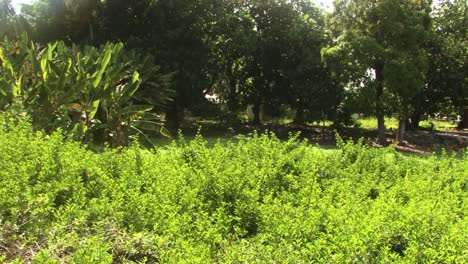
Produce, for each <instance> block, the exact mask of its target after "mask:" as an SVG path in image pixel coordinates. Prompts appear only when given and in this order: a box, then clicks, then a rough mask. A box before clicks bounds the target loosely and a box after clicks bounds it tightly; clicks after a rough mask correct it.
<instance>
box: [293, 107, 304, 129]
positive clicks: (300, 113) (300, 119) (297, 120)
mask: <svg viewBox="0 0 468 264" xmlns="http://www.w3.org/2000/svg"><path fill="white" fill-rule="evenodd" d="M293 122H294V124H297V125H304V124H305V110H304V106H303V105H302V103H301V102H300V103H299V105H298V107H297V109H296V116H295V117H294V121H293Z"/></svg>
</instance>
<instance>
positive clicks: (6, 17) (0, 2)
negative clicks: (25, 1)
mask: <svg viewBox="0 0 468 264" xmlns="http://www.w3.org/2000/svg"><path fill="white" fill-rule="evenodd" d="M15 15H16V14H15V10H14V9H13V7H12V6H11V0H0V38H3V36H5V35H6V34H7V33H8V32H10V31H11V27H12V21H13V19H14V16H15Z"/></svg>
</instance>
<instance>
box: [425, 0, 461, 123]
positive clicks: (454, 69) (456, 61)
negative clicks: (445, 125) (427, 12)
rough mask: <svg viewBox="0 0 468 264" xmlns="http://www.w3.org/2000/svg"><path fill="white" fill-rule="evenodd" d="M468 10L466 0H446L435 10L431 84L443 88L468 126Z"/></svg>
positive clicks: (438, 88)
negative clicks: (467, 60)
mask: <svg viewBox="0 0 468 264" xmlns="http://www.w3.org/2000/svg"><path fill="white" fill-rule="evenodd" d="M467 27H468V13H467V3H466V0H458V1H449V0H445V1H442V2H441V3H440V4H439V7H438V8H437V9H436V11H435V14H434V32H435V35H436V39H435V43H436V45H437V49H434V50H433V52H432V53H431V56H432V58H433V60H431V61H432V62H433V63H432V64H431V71H432V72H431V75H430V76H431V78H430V81H429V82H428V86H429V87H432V88H433V89H437V90H441V91H444V93H443V94H444V95H445V97H444V98H449V99H450V101H451V103H452V104H453V106H454V108H455V110H456V111H457V112H458V114H459V115H460V116H461V117H462V122H460V124H459V128H468V78H467V76H466V72H467V71H468V66H467V63H466V58H467V57H468V33H467Z"/></svg>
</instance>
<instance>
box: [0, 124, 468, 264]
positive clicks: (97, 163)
mask: <svg viewBox="0 0 468 264" xmlns="http://www.w3.org/2000/svg"><path fill="white" fill-rule="evenodd" d="M0 150H1V155H0V182H1V184H0V197H1V199H0V262H7V263H8V262H14V263H22V262H29V261H32V263H63V262H65V263H377V262H385V263H386V262H399V263H400V262H403V263H429V262H434V263H462V262H464V261H466V260H467V259H468V219H467V218H466V214H467V212H468V210H467V207H468V204H467V201H468V194H467V191H468V157H467V155H466V154H459V155H458V156H450V155H446V154H442V155H433V156H430V157H425V158H422V157H410V156H404V155H402V154H399V153H397V152H395V150H394V149H392V148H386V149H375V148H370V147H367V146H366V145H364V144H360V143H356V144H355V143H343V142H340V143H339V149H337V150H323V149H320V148H318V147H314V146H310V145H308V144H307V143H306V142H300V141H298V140H297V139H296V138H294V137H292V138H291V139H290V140H289V141H287V142H281V141H280V140H278V139H277V138H276V137H274V136H273V135H268V134H264V135H254V136H252V137H249V138H240V139H238V140H236V142H235V143H228V144H221V143H219V144H217V145H215V146H214V147H210V148H208V147H206V145H205V141H204V140H203V138H201V137H198V138H197V139H195V140H194V141H192V142H190V143H189V144H186V143H185V142H184V141H183V140H180V141H178V142H175V143H173V144H172V145H170V146H167V147H164V148H156V149H153V150H146V149H143V148H140V147H139V146H136V145H135V146H133V147H130V148H128V149H122V148H121V149H106V150H104V151H102V152H101V153H95V152H92V151H90V150H87V149H86V147H85V146H82V145H80V144H79V143H75V142H70V141H66V140H64V139H63V137H62V136H61V134H60V133H55V134H52V135H50V136H47V135H44V134H42V133H37V132H33V131H32V129H31V127H30V125H29V124H28V123H27V122H23V121H20V122H17V121H15V122H14V121H11V120H6V118H5V117H4V116H3V117H0Z"/></svg>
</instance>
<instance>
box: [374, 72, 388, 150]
mask: <svg viewBox="0 0 468 264" xmlns="http://www.w3.org/2000/svg"><path fill="white" fill-rule="evenodd" d="M383 68H384V66H383V64H377V65H376V66H375V68H374V70H375V79H376V81H377V88H376V89H377V90H376V96H375V100H376V101H375V112H376V116H377V126H378V128H377V130H378V138H377V141H378V143H379V144H380V145H382V146H386V145H387V139H386V137H385V119H384V110H383V105H382V96H383V81H384V76H383Z"/></svg>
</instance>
